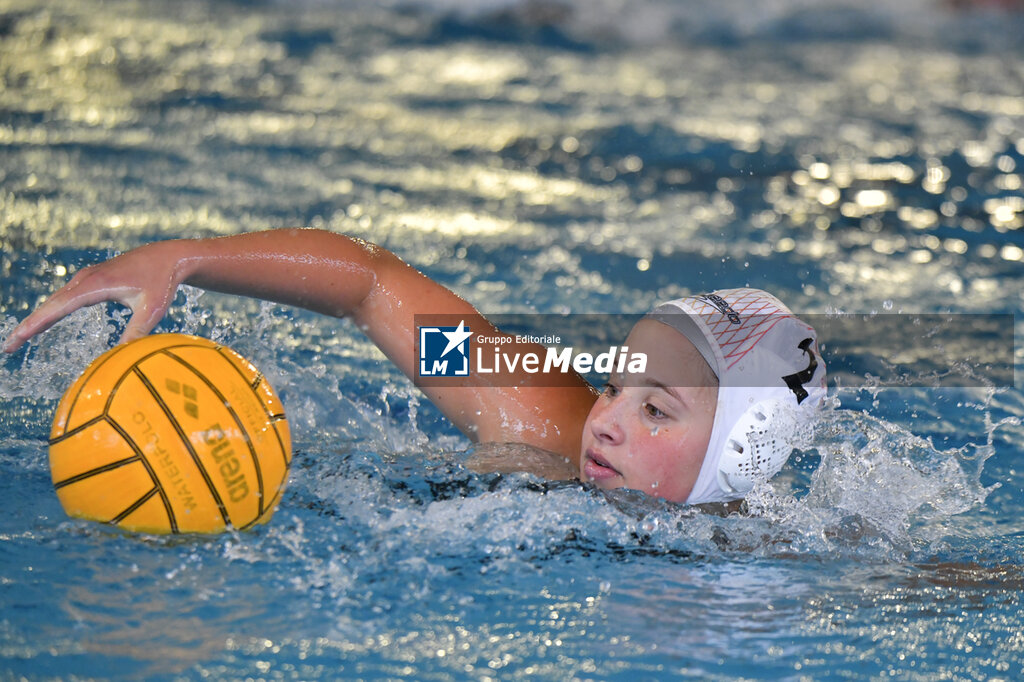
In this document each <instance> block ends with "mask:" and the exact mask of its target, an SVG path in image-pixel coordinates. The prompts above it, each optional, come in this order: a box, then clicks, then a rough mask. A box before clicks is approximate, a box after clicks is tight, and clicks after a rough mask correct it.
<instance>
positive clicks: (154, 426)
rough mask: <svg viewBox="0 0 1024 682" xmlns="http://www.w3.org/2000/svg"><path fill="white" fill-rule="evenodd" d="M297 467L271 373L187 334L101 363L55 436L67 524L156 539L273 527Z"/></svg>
mask: <svg viewBox="0 0 1024 682" xmlns="http://www.w3.org/2000/svg"><path fill="white" fill-rule="evenodd" d="M290 464H291V438H290V434H289V431H288V422H287V420H286V419H285V413H284V406H283V405H282V404H281V401H280V400H279V399H278V397H277V395H276V394H275V393H274V391H273V389H271V387H270V386H269V384H268V383H267V380H266V378H264V376H263V375H262V373H260V371H259V370H257V369H256V368H255V367H254V366H253V365H252V364H251V363H250V362H249V361H247V360H246V359H245V358H243V357H242V356H241V355H239V354H238V353H236V352H235V351H233V350H231V349H230V348H227V347H225V346H222V345H219V344H216V343H214V342H212V341H210V340H208V339H204V338H200V337H197V336H188V335H184V334H156V335H153V336H147V337H144V338H142V339H138V340H137V341H133V342H131V343H127V344H124V345H120V346H117V347H116V348H113V349H111V350H109V351H107V352H106V353H104V354H103V355H101V356H100V357H98V358H97V359H96V360H94V361H93V363H92V364H91V365H89V367H88V368H86V370H85V372H83V373H82V375H81V376H80V377H78V379H77V380H76V381H75V382H74V383H73V384H72V385H71V387H70V388H69V389H68V390H67V392H65V394H64V396H63V398H61V401H60V404H59V405H58V406H57V414H56V416H55V417H54V420H53V429H52V431H51V432H50V473H51V474H52V476H53V485H54V488H56V491H57V497H58V498H59V499H60V502H61V505H63V507H64V510H65V511H66V512H67V513H68V515H70V516H72V517H76V518H82V519H89V520H92V521H100V522H103V523H110V524H115V525H117V526H120V527H122V528H125V529H127V530H132V531H139V532H146V533H161V534H167V533H218V532H221V531H224V530H225V529H228V528H236V529H245V528H249V527H251V526H253V525H255V524H259V523H265V522H266V521H267V520H269V519H270V517H271V515H272V514H273V513H274V509H275V507H276V506H277V503H278V502H279V501H280V499H281V494H282V492H283V490H284V485H285V482H286V481H287V478H288V467H289V465H290Z"/></svg>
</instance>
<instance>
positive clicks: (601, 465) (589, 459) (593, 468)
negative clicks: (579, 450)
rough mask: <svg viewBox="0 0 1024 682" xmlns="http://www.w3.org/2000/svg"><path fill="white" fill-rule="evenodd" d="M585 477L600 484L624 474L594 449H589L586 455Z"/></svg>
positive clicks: (584, 464)
mask: <svg viewBox="0 0 1024 682" xmlns="http://www.w3.org/2000/svg"><path fill="white" fill-rule="evenodd" d="M583 475H584V476H586V478H587V480H588V481H594V482H596V483H599V482H601V481H606V480H608V479H610V478H615V477H616V476H621V475H622V474H620V473H619V471H618V470H617V469H616V468H615V467H613V466H612V465H611V464H609V463H608V460H606V459H605V458H604V456H603V455H601V453H599V452H597V451H596V450H593V449H592V448H587V451H586V452H585V453H584V461H583Z"/></svg>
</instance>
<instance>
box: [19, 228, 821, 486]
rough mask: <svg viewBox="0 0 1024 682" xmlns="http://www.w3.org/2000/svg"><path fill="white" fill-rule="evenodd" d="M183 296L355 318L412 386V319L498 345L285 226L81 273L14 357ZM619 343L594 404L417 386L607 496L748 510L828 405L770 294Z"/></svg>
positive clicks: (426, 292) (33, 318)
mask: <svg viewBox="0 0 1024 682" xmlns="http://www.w3.org/2000/svg"><path fill="white" fill-rule="evenodd" d="M181 284H189V285H193V286H198V287H202V288H205V289H209V290H212V291H219V292H224V293H230V294H238V295H245V296H252V297H257V298H262V299H267V300H272V301H275V302H278V303H283V304H287V305H295V306H299V307H302V308H306V309H309V310H313V311H316V312H319V313H324V314H328V315H332V316H336V317H349V318H351V319H352V320H354V322H355V323H356V325H357V326H358V327H359V328H360V329H361V330H362V331H363V332H364V333H365V334H366V335H367V336H368V337H369V338H370V339H371V340H372V341H373V342H374V343H375V344H376V345H377V346H378V347H379V348H380V349H381V350H382V351H383V352H384V354H385V355H387V357H388V358H389V359H390V360H391V361H392V362H394V363H395V364H396V365H397V366H398V367H399V368H400V369H401V370H402V371H403V372H404V373H405V374H406V376H408V377H410V378H413V377H415V376H416V373H417V357H416V338H417V335H416V333H415V330H416V327H415V320H414V316H415V315H416V314H422V313H430V314H445V315H453V316H460V317H463V318H467V319H473V320H474V325H476V326H475V327H474V331H476V332H478V333H482V334H483V335H487V336H495V337H496V336H498V335H499V334H500V332H499V330H497V329H495V328H494V327H493V326H491V325H490V323H488V322H487V321H486V320H485V319H484V318H483V317H481V316H480V314H479V313H478V312H477V311H476V310H475V309H474V308H473V306H472V305H470V304H469V303H468V302H466V301H465V300H463V299H462V298H460V297H459V296H457V295H456V294H454V293H453V292H452V291H450V290H448V289H447V288H445V287H444V286H442V285H440V284H438V283H437V282H434V281H433V280H431V279H430V278H428V277H426V276H425V275H423V274H422V273H420V272H419V271H417V270H415V269H414V268H412V267H410V266H409V265H407V264H405V263H404V262H402V261H401V260H400V259H399V258H398V257H397V256H395V255H394V254H392V253H391V252H389V251H387V250H386V249H383V248H380V247H378V246H375V245H372V244H369V243H366V242H363V241H361V240H357V239H351V238H348V237H345V236H343V235H339V234H336V233H331V232H326V231H322V230H309V229H285V230H272V231H266V232H256V233H251V234H243V235H235V236H230V237H220V238H214V239H197V240H171V241H162V242H155V243H152V244H148V245H146V246H142V247H140V248H138V249H135V250H132V251H129V252H127V253H125V254H122V255H120V256H117V257H115V258H113V259H111V260H109V261H106V262H105V263H101V264H98V265H94V266H91V267H88V268H85V269H83V270H81V271H80V272H79V273H77V274H76V275H75V276H74V277H73V278H72V280H71V281H70V282H69V283H68V284H67V285H65V286H64V287H63V288H62V289H60V290H59V291H57V292H56V293H55V294H54V295H53V296H52V297H50V298H49V299H48V300H47V301H46V302H45V303H43V304H42V305H41V306H40V307H39V308H38V309H37V310H35V311H34V312H33V313H32V314H30V315H29V316H28V317H27V318H26V319H25V320H23V321H22V322H21V324H19V325H18V326H17V327H16V328H15V329H14V330H13V331H12V332H11V334H10V335H9V337H8V338H7V340H6V342H5V346H4V350H6V351H7V352H12V351H14V350H16V349H17V348H19V347H20V346H21V345H22V344H23V343H24V342H25V341H26V340H27V339H29V338H30V337H32V336H34V335H35V334H38V333H39V332H41V331H43V330H44V329H46V328H48V327H49V326H51V325H52V324H54V323H55V322H57V321H58V320H59V319H61V318H63V317H64V316H66V315H68V314H69V313H71V312H72V311H74V310H77V309H78V308H81V307H83V306H87V305H92V304H95V303H100V302H103V301H117V302H119V303H121V304H123V305H126V306H128V307H129V308H131V310H132V317H131V319H130V321H129V323H128V325H127V327H126V329H125V331H124V334H123V335H122V339H121V340H122V341H128V340H132V339H135V338H139V337H141V336H144V335H145V334H147V333H149V331H151V330H152V329H153V328H154V327H155V326H156V325H157V323H158V322H159V321H160V320H161V319H162V318H163V317H164V315H165V314H166V312H167V310H168V308H169V307H170V305H171V302H172V301H173V300H174V295H175V292H176V291H177V288H178V286H179V285H181ZM481 325H483V328H482V329H481ZM624 345H628V346H629V347H630V349H631V351H633V352H643V353H646V354H647V358H648V361H647V363H646V367H645V370H644V371H643V372H642V373H640V374H630V375H626V374H624V373H620V372H616V373H613V374H612V375H611V376H610V378H609V381H608V384H607V385H606V387H605V389H604V390H603V391H602V392H600V393H599V394H598V393H597V392H596V391H595V390H594V389H593V388H592V387H591V386H590V385H589V384H588V383H587V382H586V381H585V380H584V379H583V378H582V377H581V376H579V375H578V374H576V373H575V372H573V373H571V374H570V375H569V376H568V377H565V378H564V380H562V381H560V382H559V383H560V385H559V386H551V385H550V382H549V381H545V377H544V376H543V374H537V373H533V374H529V373H522V374H520V375H517V377H516V381H515V382H511V383H513V384H514V385H508V386H498V385H485V382H483V381H476V382H474V381H473V380H469V379H467V380H461V381H454V382H449V383H444V384H443V385H437V384H433V385H423V386H421V388H422V389H423V391H424V392H425V393H426V394H427V395H428V396H429V397H430V399H431V400H432V401H433V402H434V404H435V405H436V406H437V407H438V408H439V409H440V411H441V412H442V413H443V414H444V415H445V416H446V417H447V418H449V419H450V420H451V421H452V422H453V423H454V424H455V425H456V426H457V427H458V428H459V429H460V430H461V431H462V432H463V433H465V434H466V435H467V436H468V437H469V438H470V439H472V440H473V441H474V442H478V443H488V442H494V443H522V444H525V445H528V446H531V447H532V448H536V449H538V450H540V451H546V452H549V453H553V454H554V455H555V456H556V457H560V458H562V459H563V460H564V461H565V462H568V464H569V465H570V466H571V467H572V468H573V470H574V471H577V472H578V474H579V477H580V478H581V479H582V480H584V481H589V482H592V483H593V484H595V485H597V486H598V487H601V488H606V489H610V488H619V487H627V488H632V489H637V490H642V491H644V492H646V493H649V494H652V495H655V496H658V497H663V498H665V499H668V500H671V501H676V502H688V503H690V504H697V503H704V502H720V501H727V500H734V499H739V498H741V497H742V496H743V494H744V493H745V492H747V491H748V490H749V489H750V488H751V487H752V486H753V484H754V483H755V482H756V481H757V480H759V479H763V478H767V477H769V476H771V475H773V474H774V473H776V472H777V471H778V470H779V469H780V468H781V467H782V465H783V464H784V463H785V460H786V458H787V457H788V456H789V454H790V452H791V450H792V447H793V442H792V440H791V438H790V435H791V434H792V433H793V432H794V431H795V430H797V429H796V427H797V426H798V425H800V424H801V423H807V422H808V421H809V420H810V419H811V417H812V415H813V412H814V408H815V406H816V405H817V404H818V403H819V402H820V400H821V398H822V396H823V395H824V382H825V366H824V363H823V362H822V360H821V358H820V356H819V355H818V350H817V341H816V337H815V333H814V330H813V329H812V328H811V327H809V326H808V325H806V324H804V323H803V322H801V321H800V320H798V319H797V318H796V317H794V316H793V315H792V313H790V311H789V310H788V309H786V308H785V306H783V305H782V303H780V302H779V301H778V300H777V299H776V298H774V297H773V296H771V295H770V294H767V293H765V292H763V291H759V290H755V289H733V290H726V291H718V292H716V293H713V294H708V295H701V296H692V297H687V298H683V299H679V300H677V301H672V302H669V303H666V304H664V305H661V306H659V307H657V308H656V309H655V310H653V311H652V312H651V313H650V314H648V315H647V316H646V317H644V318H643V319H642V320H641V321H640V322H638V323H637V324H636V326H635V327H634V328H633V330H632V331H631V332H630V335H629V338H628V339H627V341H626V342H625V344H624ZM536 350H538V351H542V350H543V349H542V348H540V347H539V346H538V347H537V349H536Z"/></svg>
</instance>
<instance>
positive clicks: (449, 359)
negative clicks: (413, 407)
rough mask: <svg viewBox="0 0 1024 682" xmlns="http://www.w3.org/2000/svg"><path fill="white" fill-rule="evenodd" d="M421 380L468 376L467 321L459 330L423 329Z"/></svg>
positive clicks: (463, 322)
mask: <svg viewBox="0 0 1024 682" xmlns="http://www.w3.org/2000/svg"><path fill="white" fill-rule="evenodd" d="M419 331H420V376H421V377H466V376H469V337H470V335H471V332H470V331H469V329H468V328H467V327H466V322H465V320H462V321H460V322H459V325H458V326H457V327H420V328H419Z"/></svg>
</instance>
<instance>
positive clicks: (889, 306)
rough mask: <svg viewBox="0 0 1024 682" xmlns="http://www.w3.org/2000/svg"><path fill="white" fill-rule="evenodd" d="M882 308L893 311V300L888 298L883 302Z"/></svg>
mask: <svg viewBox="0 0 1024 682" xmlns="http://www.w3.org/2000/svg"><path fill="white" fill-rule="evenodd" d="M882 307H883V308H885V309H886V310H892V299H890V298H887V299H885V300H884V301H882Z"/></svg>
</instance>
